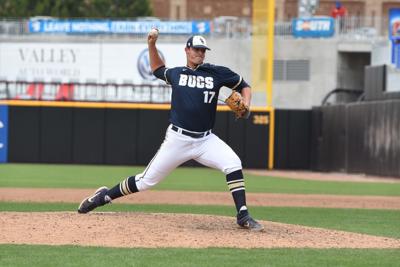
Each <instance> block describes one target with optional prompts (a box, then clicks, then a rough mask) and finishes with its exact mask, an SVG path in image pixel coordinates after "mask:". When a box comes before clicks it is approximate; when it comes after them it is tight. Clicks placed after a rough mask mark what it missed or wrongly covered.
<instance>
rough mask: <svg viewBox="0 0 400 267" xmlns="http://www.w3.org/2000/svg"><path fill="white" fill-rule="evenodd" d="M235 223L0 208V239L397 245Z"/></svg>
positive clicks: (396, 242) (197, 245) (89, 243)
mask: <svg viewBox="0 0 400 267" xmlns="http://www.w3.org/2000/svg"><path fill="white" fill-rule="evenodd" d="M261 223H262V224H263V225H264V227H265V229H266V230H265V231H264V232H261V233H252V232H249V231H247V230H243V229H240V228H238V226H237V225H236V224H235V219H234V218H232V217H223V216H210V215H193V214H160V213H133V212H118V213H114V212H105V213H91V214H85V215H81V214H77V213H73V212H40V213H39V212H1V213H0V225H1V226H2V231H1V232H0V243H4V244H10V243H12V244H47V245H67V244H68V245H83V246H107V247H149V248H154V247H190V248H204V247H235V248H272V247H287V248H289V247H291V248H306V247H307V248H400V240H397V239H391V238H384V237H376V236H369V235H363V234H355V233H348V232H342V231H332V230H326V229H319V228H311V227H304V226H297V225H289V224H281V223H273V222H268V221H261Z"/></svg>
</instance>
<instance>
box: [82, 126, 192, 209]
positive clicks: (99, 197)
mask: <svg viewBox="0 0 400 267" xmlns="http://www.w3.org/2000/svg"><path fill="white" fill-rule="evenodd" d="M189 148H190V144H189V143H187V142H186V141H185V140H184V139H182V138H180V137H179V136H177V135H176V134H175V132H173V131H172V130H169V129H168V130H167V134H166V136H165V140H164V142H163V143H162V145H161V146H160V148H159V150H158V151H157V153H156V155H155V156H154V157H153V159H152V160H151V161H150V163H149V164H148V165H147V167H146V169H145V170H144V171H143V172H142V173H140V174H137V175H135V176H130V177H128V178H126V179H124V180H123V181H121V182H120V183H119V184H117V185H115V186H114V187H112V188H111V189H108V188H106V187H101V188H99V189H98V190H97V191H96V192H95V194H94V195H92V196H90V197H87V198H85V199H84V200H83V201H82V203H81V204H80V205H79V208H78V212H79V213H87V212H89V211H91V210H93V209H95V208H97V207H99V206H103V205H105V204H107V203H110V202H111V200H113V199H116V198H119V197H122V196H125V195H128V194H132V193H136V192H139V191H145V190H147V189H149V188H151V187H153V186H154V185H156V184H158V183H159V182H160V181H161V180H163V179H164V178H165V177H166V176H167V175H168V174H169V173H170V172H171V171H172V170H173V169H175V168H176V167H177V166H179V165H181V164H182V163H183V162H185V161H188V160H189V159H190V158H191V155H190V149H189Z"/></svg>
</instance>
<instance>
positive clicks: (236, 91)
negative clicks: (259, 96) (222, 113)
mask: <svg viewBox="0 0 400 267" xmlns="http://www.w3.org/2000/svg"><path fill="white" fill-rule="evenodd" d="M218 70H219V77H220V79H221V80H222V81H223V82H222V85H224V86H226V87H228V88H231V89H232V94H231V95H230V96H229V97H228V98H227V99H226V100H225V103H226V104H227V105H228V106H229V107H230V108H231V109H232V111H233V112H234V113H235V116H236V118H244V119H247V118H248V117H249V116H250V103H251V87H250V85H248V84H247V83H246V82H245V81H244V79H243V78H242V76H240V75H239V74H237V73H235V72H233V71H232V70H230V69H229V68H226V67H218Z"/></svg>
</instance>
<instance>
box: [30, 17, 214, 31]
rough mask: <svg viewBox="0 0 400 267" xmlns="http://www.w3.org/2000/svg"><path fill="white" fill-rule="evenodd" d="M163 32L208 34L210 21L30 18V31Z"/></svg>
mask: <svg viewBox="0 0 400 267" xmlns="http://www.w3.org/2000/svg"><path fill="white" fill-rule="evenodd" d="M154 27H156V28H158V29H159V30H160V33H165V34H208V33H210V31H211V27H210V21H116V20H30V21H29V32H31V33H66V34H99V33H104V34H146V33H148V32H149V31H150V30H151V29H152V28H154Z"/></svg>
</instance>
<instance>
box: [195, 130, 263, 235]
mask: <svg viewBox="0 0 400 267" xmlns="http://www.w3.org/2000/svg"><path fill="white" fill-rule="evenodd" d="M211 148H212V149H211ZM198 155H199V156H198V157H197V158H195V160H196V161H198V162H199V163H201V164H203V165H205V166H208V167H211V168H215V169H218V170H221V171H222V172H223V173H224V174H225V175H226V182H227V185H228V188H229V190H230V192H231V193H232V197H233V200H234V202H235V207H236V211H237V223H238V224H239V225H240V226H242V227H244V228H248V229H251V230H256V231H261V230H262V229H263V226H262V225H260V224H259V223H257V222H256V221H255V220H254V219H253V218H251V216H250V214H249V211H248V209H247V205H246V191H245V184H244V177H243V172H242V163H241V160H240V159H239V157H238V156H237V155H236V153H235V152H234V151H233V150H232V148H231V147H229V146H228V145H227V144H226V143H225V142H224V141H222V140H221V139H220V138H219V137H218V136H216V135H214V134H211V135H209V136H208V137H207V139H206V140H205V141H204V142H203V143H202V144H201V146H199V149H198Z"/></svg>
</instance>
